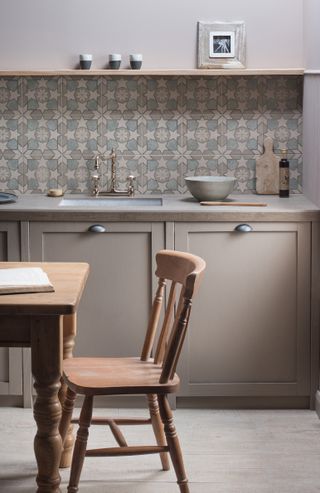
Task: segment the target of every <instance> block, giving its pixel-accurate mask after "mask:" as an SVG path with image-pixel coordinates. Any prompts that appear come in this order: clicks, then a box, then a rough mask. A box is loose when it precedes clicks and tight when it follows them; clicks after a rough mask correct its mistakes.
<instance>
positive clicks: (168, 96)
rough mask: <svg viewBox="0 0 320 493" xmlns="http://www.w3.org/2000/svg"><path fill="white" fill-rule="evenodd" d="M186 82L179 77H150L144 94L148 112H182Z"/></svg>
mask: <svg viewBox="0 0 320 493" xmlns="http://www.w3.org/2000/svg"><path fill="white" fill-rule="evenodd" d="M184 91H185V83H184V80H183V79H181V78H179V77H161V78H159V77H157V78H154V77H152V78H151V77H150V78H147V79H146V88H145V92H144V94H143V96H144V102H145V106H146V110H147V111H153V112H160V113H165V112H169V111H181V107H182V100H183V94H184Z"/></svg>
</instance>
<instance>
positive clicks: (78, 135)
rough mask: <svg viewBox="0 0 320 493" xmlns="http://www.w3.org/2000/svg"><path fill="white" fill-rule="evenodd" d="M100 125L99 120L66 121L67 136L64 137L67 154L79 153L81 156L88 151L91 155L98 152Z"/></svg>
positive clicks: (63, 141)
mask: <svg viewBox="0 0 320 493" xmlns="http://www.w3.org/2000/svg"><path fill="white" fill-rule="evenodd" d="M98 125H99V122H98V120H97V119H93V120H91V119H88V120H84V119H80V120H73V119H67V120H66V121H65V134H64V135H63V136H62V145H63V147H64V150H65V152H66V153H71V152H73V151H79V153H80V154H79V155H82V153H84V152H86V151H87V152H89V153H90V154H92V153H95V152H97V150H98V145H97V139H98Z"/></svg>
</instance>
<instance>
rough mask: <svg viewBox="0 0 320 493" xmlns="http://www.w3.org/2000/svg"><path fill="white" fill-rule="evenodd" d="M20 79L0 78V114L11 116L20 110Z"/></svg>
mask: <svg viewBox="0 0 320 493" xmlns="http://www.w3.org/2000/svg"><path fill="white" fill-rule="evenodd" d="M21 80H22V79H18V78H0V115H2V116H5V117H8V118H12V117H15V116H16V115H17V113H18V112H19V111H20V110H21V103H22V98H21V86H22V84H21Z"/></svg>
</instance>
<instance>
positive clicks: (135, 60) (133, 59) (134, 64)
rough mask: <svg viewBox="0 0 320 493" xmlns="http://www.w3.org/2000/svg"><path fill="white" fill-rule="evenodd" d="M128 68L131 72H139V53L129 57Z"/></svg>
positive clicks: (140, 56) (140, 62)
mask: <svg viewBox="0 0 320 493" xmlns="http://www.w3.org/2000/svg"><path fill="white" fill-rule="evenodd" d="M129 59H130V67H131V68H132V69H133V70H139V69H140V68H141V66H142V55H141V53H136V54H134V55H130V57H129Z"/></svg>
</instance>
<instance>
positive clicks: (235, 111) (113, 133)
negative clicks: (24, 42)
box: [0, 76, 302, 194]
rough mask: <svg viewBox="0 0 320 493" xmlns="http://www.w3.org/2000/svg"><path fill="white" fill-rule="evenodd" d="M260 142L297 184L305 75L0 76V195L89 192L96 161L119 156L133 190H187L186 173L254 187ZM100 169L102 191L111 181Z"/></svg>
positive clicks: (120, 173)
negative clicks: (281, 156) (282, 156)
mask: <svg viewBox="0 0 320 493" xmlns="http://www.w3.org/2000/svg"><path fill="white" fill-rule="evenodd" d="M266 136H269V137H272V138H273V139H274V148H275V152H277V151H279V149H280V148H282V147H287V148H288V149H289V155H288V157H289V160H290V187H291V190H292V191H295V192H301V186H302V77H296V76H268V77H266V76H258V77H228V76H224V77H214V76H213V77H197V78H193V77H190V78H188V77H150V78H149V77H137V78H130V77H118V76H115V77H56V78H55V77H47V78H46V77H43V78H33V77H31V78H24V77H22V78H0V190H2V191H11V192H16V193H18V194H21V193H44V192H46V191H47V190H48V189H49V188H57V187H61V188H63V189H64V191H68V192H88V191H89V190H90V189H91V178H90V177H91V173H92V169H93V165H94V156H95V155H96V154H97V153H101V154H104V153H109V152H110V151H111V149H112V148H113V147H114V148H115V150H116V153H117V179H118V183H119V185H121V186H125V184H126V180H127V176H128V175H129V174H134V175H135V176H136V178H137V180H136V189H137V191H138V192H139V193H142V194H144V193H171V194H172V193H185V192H186V186H185V183H184V177H185V176H188V175H194V174H198V175H200V174H201V175H202V174H205V175H207V174H212V175H216V174H218V175H224V174H226V175H230V176H235V177H236V178H237V182H236V190H237V191H238V192H250V191H253V190H255V159H256V157H257V156H259V155H260V154H261V153H262V152H263V141H264V138H265V137H266ZM109 174H110V169H109V164H108V163H104V164H103V181H102V185H103V186H104V187H106V186H107V185H108V180H109Z"/></svg>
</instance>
